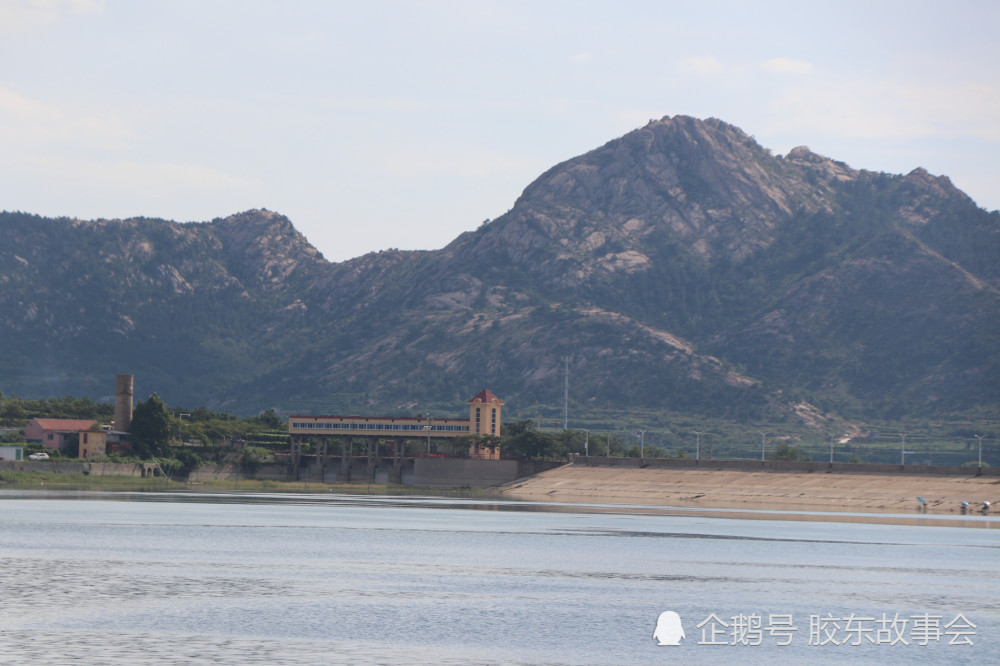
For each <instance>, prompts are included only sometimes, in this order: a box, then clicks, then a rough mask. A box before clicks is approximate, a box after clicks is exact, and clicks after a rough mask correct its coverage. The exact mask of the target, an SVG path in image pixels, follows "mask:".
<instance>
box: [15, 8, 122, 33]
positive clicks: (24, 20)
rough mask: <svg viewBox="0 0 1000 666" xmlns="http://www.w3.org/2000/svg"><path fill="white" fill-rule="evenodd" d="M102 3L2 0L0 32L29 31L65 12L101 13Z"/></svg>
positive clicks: (46, 24)
mask: <svg viewBox="0 0 1000 666" xmlns="http://www.w3.org/2000/svg"><path fill="white" fill-rule="evenodd" d="M104 4H105V3H104V0H3V2H0V34H6V35H18V34H25V33H30V32H31V31H33V30H35V29H37V28H43V27H46V26H49V25H52V24H53V23H56V22H58V21H59V20H60V19H62V18H63V17H65V16H66V15H67V14H95V13H101V12H103V11H104Z"/></svg>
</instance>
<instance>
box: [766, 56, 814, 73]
mask: <svg viewBox="0 0 1000 666" xmlns="http://www.w3.org/2000/svg"><path fill="white" fill-rule="evenodd" d="M761 67H763V68H764V69H766V70H768V71H771V72H780V73H782V74H808V73H809V72H811V71H812V70H813V66H812V63H810V62H806V61H805V60H795V59H793V58H771V59H770V60H765V61H764V62H763V63H761Z"/></svg>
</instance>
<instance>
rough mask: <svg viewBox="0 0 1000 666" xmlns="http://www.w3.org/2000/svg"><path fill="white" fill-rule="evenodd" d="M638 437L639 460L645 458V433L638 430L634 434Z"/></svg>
mask: <svg viewBox="0 0 1000 666" xmlns="http://www.w3.org/2000/svg"><path fill="white" fill-rule="evenodd" d="M635 434H636V435H637V436H638V437H639V460H642V459H643V458H645V457H646V431H645V430H639V431H637V432H636V433H635Z"/></svg>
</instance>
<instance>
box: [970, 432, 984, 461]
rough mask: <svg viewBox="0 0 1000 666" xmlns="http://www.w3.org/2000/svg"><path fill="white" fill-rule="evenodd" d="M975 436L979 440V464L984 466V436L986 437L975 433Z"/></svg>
mask: <svg viewBox="0 0 1000 666" xmlns="http://www.w3.org/2000/svg"><path fill="white" fill-rule="evenodd" d="M973 437H975V438H976V439H978V440H979V466H980V467H982V466H983V437H985V435H973Z"/></svg>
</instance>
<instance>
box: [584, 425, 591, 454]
mask: <svg viewBox="0 0 1000 666" xmlns="http://www.w3.org/2000/svg"><path fill="white" fill-rule="evenodd" d="M583 431H584V432H585V433H587V436H586V438H585V439H584V440H583V455H584V457H586V458H589V457H590V431H589V430H587V429H586V428H584V429H583Z"/></svg>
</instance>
